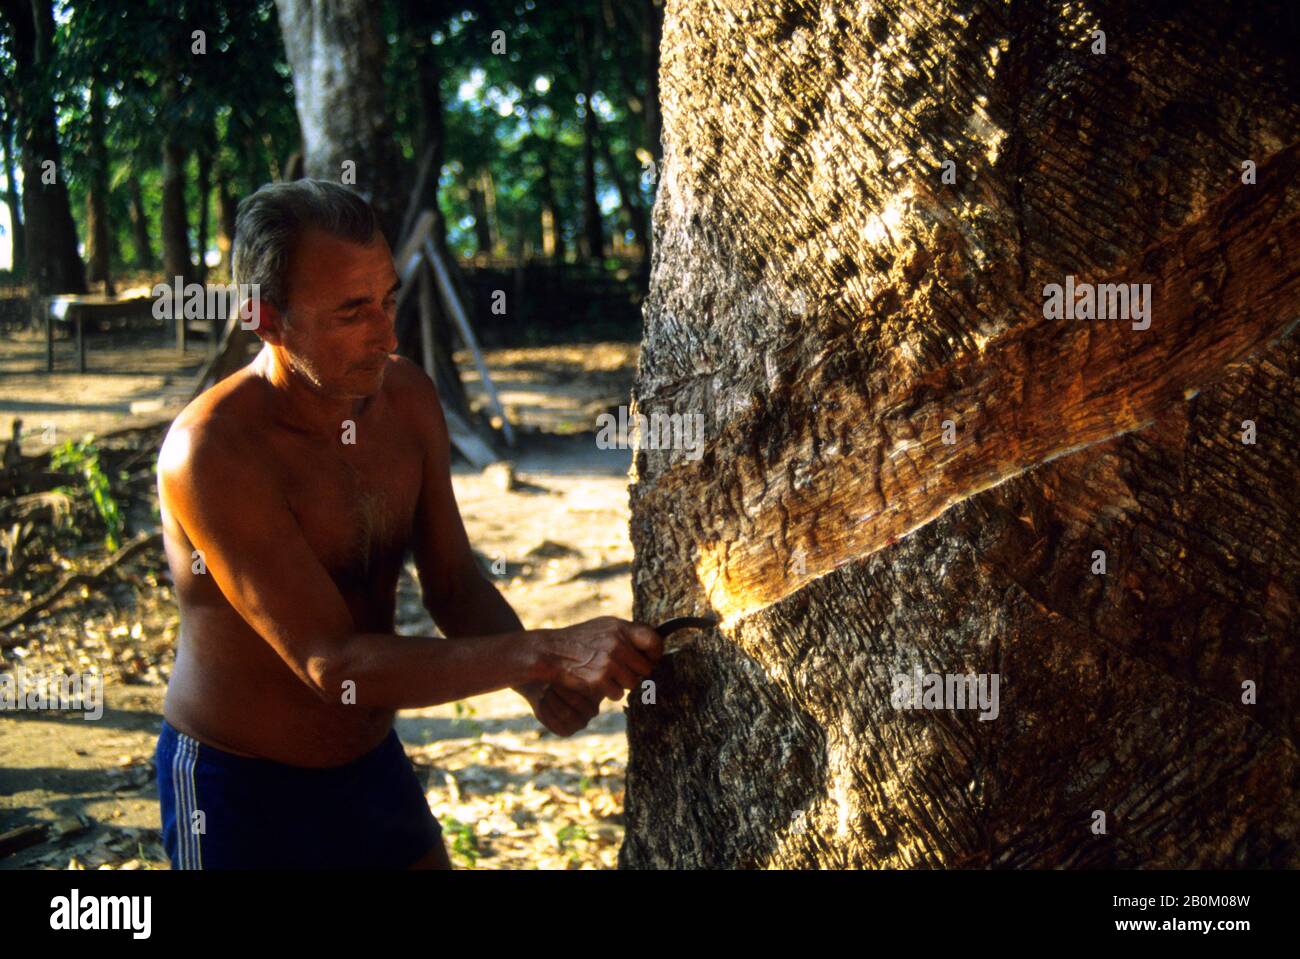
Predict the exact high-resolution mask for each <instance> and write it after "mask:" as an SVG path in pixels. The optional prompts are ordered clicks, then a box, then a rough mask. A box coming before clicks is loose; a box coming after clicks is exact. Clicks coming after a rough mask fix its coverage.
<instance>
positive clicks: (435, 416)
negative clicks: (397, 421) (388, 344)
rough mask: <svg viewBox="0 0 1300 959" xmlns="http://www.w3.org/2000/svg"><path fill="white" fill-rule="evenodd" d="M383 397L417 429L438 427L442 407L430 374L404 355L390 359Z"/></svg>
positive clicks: (385, 374)
mask: <svg viewBox="0 0 1300 959" xmlns="http://www.w3.org/2000/svg"><path fill="white" fill-rule="evenodd" d="M383 390H384V395H385V398H386V399H387V401H388V403H389V405H390V406H391V407H392V409H393V410H394V411H396V412H397V414H398V415H399V416H400V417H401V418H402V419H403V420H405V421H407V422H408V423H410V424H411V425H412V426H414V427H415V428H417V429H420V428H422V427H423V428H430V427H432V428H435V429H436V428H437V423H438V422H440V421H441V416H440V415H439V413H440V411H441V409H442V407H441V405H440V402H439V399H438V389H437V387H436V386H434V383H433V380H431V379H430V378H429V374H427V373H425V372H424V370H423V369H421V368H420V366H419V364H417V363H413V362H411V361H410V360H408V359H407V358H406V357H404V356H398V355H397V354H395V353H394V354H393V355H392V356H390V357H389V360H388V367H387V369H386V370H385V371H384V385H383Z"/></svg>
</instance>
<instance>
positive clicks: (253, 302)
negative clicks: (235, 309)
mask: <svg viewBox="0 0 1300 959" xmlns="http://www.w3.org/2000/svg"><path fill="white" fill-rule="evenodd" d="M239 316H240V322H241V323H242V324H243V325H244V328H245V329H251V330H252V331H253V332H254V333H256V334H257V335H258V336H259V337H261V339H262V341H263V342H265V343H270V344H272V345H274V346H279V345H280V344H281V342H282V340H283V338H284V314H283V313H281V312H280V310H279V309H278V308H277V307H276V305H275V304H274V303H272V302H271V301H270V300H266V299H263V298H262V297H249V298H248V299H246V300H244V302H243V303H241V304H240V312H239Z"/></svg>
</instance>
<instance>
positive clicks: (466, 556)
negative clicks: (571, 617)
mask: <svg viewBox="0 0 1300 959" xmlns="http://www.w3.org/2000/svg"><path fill="white" fill-rule="evenodd" d="M403 372H404V373H406V374H408V375H409V378H410V381H411V384H412V386H411V389H410V392H409V394H408V395H409V401H408V402H409V406H410V408H411V409H410V415H411V416H412V418H413V421H414V430H415V432H416V434H417V435H418V436H419V438H420V442H421V444H422V445H423V448H424V451H425V456H424V470H423V474H422V477H421V487H420V500H419V505H418V507H417V508H416V517H415V531H414V541H415V548H414V552H415V564H416V569H417V570H418V571H419V574H420V590H421V593H422V596H423V600H424V606H425V608H426V609H427V610H428V611H429V615H431V616H432V617H433V621H434V622H435V623H437V624H438V628H439V629H441V630H442V631H443V633H444V634H446V635H447V636H450V637H461V636H469V635H471V634H472V633H474V632H489V633H523V632H524V627H523V624H522V623H521V622H520V620H519V617H518V615H516V613H515V611H514V610H513V609H512V608H511V606H510V604H509V603H508V602H507V601H506V599H505V597H503V596H502V595H501V593H500V592H498V590H497V588H496V586H494V585H493V584H492V583H491V582H490V581H489V580H488V579H487V578H486V577H485V576H484V575H483V571H482V570H481V569H480V568H479V564H478V563H477V562H476V561H475V559H474V553H473V550H472V549H471V548H470V543H469V536H468V535H467V534H466V532H465V523H464V520H463V519H462V518H461V515H460V509H459V507H458V506H457V505H456V494H455V491H454V489H453V488H452V485H451V442H450V438H449V436H448V434H447V422H446V417H445V416H444V415H443V412H442V404H441V402H440V400H439V398H438V391H437V388H436V387H435V386H434V384H433V381H432V380H430V379H429V377H428V376H427V375H426V374H425V373H424V372H423V371H422V370H419V369H418V368H416V367H415V366H414V364H410V366H409V368H408V369H404V370H403ZM513 688H514V690H515V692H517V693H519V695H521V696H523V697H524V698H525V699H526V700H528V702H529V704H531V705H532V707H533V708H534V710H536V711H537V712H538V718H539V719H543V721H545V722H546V724H547V726H548V727H550V728H552V729H553V731H557V732H559V731H561V729H560V728H556V726H555V725H552V723H551V722H550V719H551V718H553V717H551V716H549V715H547V714H548V713H550V712H555V713H558V714H559V715H558V716H556V717H554V718H557V719H560V720H561V722H560V723H558V724H557V725H558V726H559V727H561V728H568V729H569V730H570V731H571V732H576V731H577V729H581V728H582V727H583V726H585V725H586V724H587V722H588V721H589V720H590V719H591V717H592V716H594V715H595V714H596V713H597V712H599V711H600V696H599V695H596V696H595V697H594V698H592V697H582V696H580V695H578V694H577V693H571V692H570V691H567V690H564V689H563V688H555V689H554V690H552V691H551V692H550V694H549V695H550V699H548V700H545V705H543V703H544V699H543V697H546V696H548V686H547V684H546V683H545V682H544V681H535V682H529V683H521V684H519V685H517V686H514V687H513Z"/></svg>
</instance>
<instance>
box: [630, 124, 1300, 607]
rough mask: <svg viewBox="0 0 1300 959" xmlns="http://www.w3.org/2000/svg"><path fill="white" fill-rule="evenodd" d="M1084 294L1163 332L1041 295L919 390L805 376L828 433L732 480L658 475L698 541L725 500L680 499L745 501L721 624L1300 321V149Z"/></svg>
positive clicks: (733, 534) (734, 445)
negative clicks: (1114, 302)
mask: <svg viewBox="0 0 1300 959" xmlns="http://www.w3.org/2000/svg"><path fill="white" fill-rule="evenodd" d="M1077 280H1078V282H1080V283H1082V282H1092V283H1110V282H1114V283H1128V284H1144V283H1149V284H1151V318H1150V327H1149V328H1148V329H1145V330H1139V329H1134V328H1133V325H1134V323H1136V322H1137V321H1133V322H1130V321H1129V320H1128V319H1126V318H1121V319H1075V320H1068V319H1060V320H1049V319H1043V317H1042V310H1043V298H1042V297H1041V296H1039V297H1038V298H1030V299H1027V300H1026V302H1025V303H1024V304H1023V305H1022V310H1023V312H1024V314H1025V316H1026V317H1027V319H1026V321H1025V322H1023V323H1020V324H1017V325H1016V326H1015V327H1013V328H1012V329H1011V330H1010V331H1008V332H1006V333H1004V334H1002V335H1001V336H999V337H997V338H995V339H994V340H992V341H990V342H988V343H987V344H986V346H985V347H984V349H983V350H982V351H980V352H976V353H973V354H968V355H966V356H964V357H962V358H961V359H959V360H958V361H957V362H955V363H953V364H952V365H950V366H947V367H944V368H942V369H940V370H937V371H935V372H934V373H932V374H930V375H929V376H926V377H924V378H922V379H918V380H908V379H906V378H900V377H898V375H897V371H894V370H886V371H882V372H880V373H876V374H874V375H873V376H872V379H871V381H870V382H868V383H865V384H864V383H863V382H862V381H861V380H858V379H850V378H846V377H844V375H843V371H842V370H836V371H835V372H834V373H833V374H823V373H822V371H819V370H810V371H808V373H809V381H808V384H807V390H808V394H809V395H810V396H812V397H816V403H815V404H813V405H815V406H816V408H817V413H816V414H815V418H814V414H813V412H812V410H811V405H810V407H809V409H806V410H804V411H803V412H804V414H805V416H806V419H805V420H804V421H803V422H802V423H801V424H800V428H798V429H795V430H791V431H790V432H787V433H786V434H785V435H783V436H782V437H781V438H780V441H779V445H776V446H775V447H773V446H772V445H768V446H765V447H762V448H753V447H751V448H750V449H751V452H750V455H748V456H740V457H737V456H735V455H734V453H733V455H732V456H731V458H730V460H729V462H728V463H726V464H725V469H726V474H725V475H716V474H717V473H718V472H720V470H721V468H722V464H720V463H717V462H708V461H707V457H706V461H704V462H701V463H700V464H699V465H692V464H690V463H689V462H678V463H676V464H674V466H673V468H672V469H671V470H670V471H669V472H667V473H665V474H662V475H661V476H660V477H659V482H658V484H657V485H656V486H655V488H654V490H653V492H652V493H651V494H650V495H649V497H648V501H647V502H646V503H645V505H644V507H643V508H645V509H650V510H654V509H656V508H659V509H663V510H665V511H667V510H675V511H678V512H683V511H684V512H686V513H687V514H688V518H687V519H686V523H687V525H688V526H694V525H696V524H698V525H699V526H700V527H701V528H707V519H708V518H709V517H710V516H712V515H714V514H713V504H714V500H713V499H712V498H710V499H699V498H692V497H690V496H688V495H686V493H685V491H687V490H691V489H697V488H698V487H699V486H700V485H701V483H702V482H703V477H704V476H710V477H712V479H713V482H712V484H711V485H712V486H713V488H714V489H715V491H718V492H720V493H723V495H724V496H725V498H726V499H728V500H730V499H732V498H733V497H734V498H735V499H738V500H739V501H740V502H741V503H743V504H744V509H743V511H738V512H737V513H735V514H733V515H732V518H733V519H734V520H735V521H734V522H732V523H730V524H728V525H727V526H726V527H725V528H723V529H721V530H711V531H710V532H711V538H710V540H709V541H708V542H706V543H704V544H702V545H701V548H700V552H699V556H698V558H697V559H696V560H695V574H696V576H697V577H698V579H699V581H700V583H701V584H702V585H703V587H704V590H705V594H706V596H707V598H708V602H709V605H710V607H711V608H712V609H713V610H715V611H716V612H718V613H720V614H721V615H722V616H723V617H724V618H725V619H724V625H730V624H731V623H734V621H735V620H736V619H737V618H738V617H741V616H744V615H746V614H749V613H752V612H754V611H755V610H757V609H761V608H763V607H764V606H766V605H769V604H770V603H772V602H774V601H776V600H778V599H780V598H782V597H784V596H787V595H789V594H790V593H791V592H793V591H795V590H797V589H799V588H800V587H802V586H803V584H804V583H806V582H808V581H809V580H810V579H814V578H816V577H817V576H819V575H822V574H824V573H826V572H827V571H829V570H831V569H834V568H835V567H836V566H838V565H840V564H841V563H843V562H845V561H847V560H853V559H859V558H862V557H864V556H868V555H870V554H871V553H873V552H875V551H876V550H878V549H880V548H881V547H882V546H884V545H887V544H889V543H892V542H895V541H896V540H898V539H899V538H900V537H902V536H905V535H907V534H908V533H910V532H912V531H913V530H915V529H916V528H917V527H919V526H921V525H923V524H924V523H927V522H929V521H931V520H932V519H934V518H935V517H936V516H938V515H939V514H941V513H942V512H943V511H944V510H946V509H948V508H950V507H951V506H953V505H954V504H956V503H959V502H961V501H963V500H965V499H967V498H968V497H969V496H971V495H972V494H974V493H978V492H980V491H981V490H985V489H988V488H989V487H991V486H994V485H996V484H998V483H1001V482H1003V481H1005V480H1007V479H1009V478H1011V477H1013V476H1016V475H1018V474H1019V473H1021V472H1023V471H1024V470H1026V469H1029V468H1031V467H1033V466H1035V465H1037V464H1039V463H1043V462H1046V461H1048V460H1051V459H1053V458H1055V457H1057V456H1061V455H1064V454H1067V453H1069V452H1071V451H1075V450H1079V449H1082V448H1085V447H1087V446H1090V445H1092V444H1094V443H1097V442H1099V441H1102V440H1105V439H1108V438H1111V437H1113V436H1116V435H1118V434H1121V433H1125V432H1128V431H1130V430H1134V429H1138V428H1141V427H1143V426H1146V425H1147V424H1149V423H1150V422H1151V421H1152V420H1153V418H1154V417H1155V416H1156V414H1157V413H1158V412H1159V411H1160V410H1162V409H1164V408H1165V407H1167V406H1169V405H1170V404H1172V403H1176V402H1182V401H1184V400H1185V399H1186V398H1187V397H1188V396H1189V395H1191V394H1193V393H1195V392H1198V391H1199V390H1201V389H1203V388H1204V387H1205V386H1206V385H1207V384H1209V383H1212V382H1214V381H1215V380H1216V379H1217V378H1218V377H1220V376H1221V374H1222V371H1223V369H1224V367H1225V366H1227V365H1228V364H1229V363H1232V362H1234V361H1237V360H1240V359H1242V358H1243V357H1246V356H1249V355H1250V354H1251V353H1253V352H1254V351H1255V350H1257V349H1259V348H1260V347H1261V346H1262V345H1264V344H1267V343H1268V342H1270V341H1272V340H1274V339H1275V338H1277V337H1278V336H1281V335H1284V334H1285V333H1287V332H1289V330H1290V329H1291V328H1292V327H1293V326H1294V324H1295V322H1296V320H1297V319H1298V318H1300V145H1292V146H1290V147H1288V148H1286V149H1285V150H1283V151H1281V152H1279V153H1278V154H1277V155H1275V156H1274V157H1272V158H1271V159H1270V160H1269V161H1268V162H1266V163H1265V164H1264V165H1262V166H1261V167H1260V168H1259V178H1258V181H1257V183H1256V184H1253V185H1246V184H1241V185H1239V186H1238V187H1237V188H1236V189H1234V190H1231V191H1229V192H1228V193H1227V195H1225V196H1224V197H1222V198H1221V199H1220V200H1218V201H1217V202H1215V203H1214V204H1213V205H1212V206H1211V207H1210V208H1209V209H1208V210H1206V211H1205V213H1204V214H1203V215H1202V216H1200V217H1199V218H1197V220H1195V221H1194V222H1193V223H1190V224H1188V225H1187V226H1186V227H1185V228H1184V229H1182V230H1180V231H1179V232H1178V233H1176V234H1174V235H1173V236H1171V237H1170V238H1169V239H1168V240H1167V241H1165V242H1163V243H1160V244H1157V245H1156V246H1154V247H1152V248H1151V249H1149V250H1147V251H1145V252H1144V253H1143V254H1142V255H1141V256H1140V257H1138V258H1137V259H1136V260H1135V261H1134V262H1133V263H1132V264H1130V265H1129V266H1127V267H1126V268H1125V269H1122V270H1117V271H1115V272H1114V273H1112V274H1111V275H1109V276H1105V277H1087V276H1084V277H1078V278H1077ZM1061 282H1064V277H1062V278H1061ZM945 420H951V421H952V422H953V425H954V429H953V431H952V432H950V433H949V435H950V436H952V437H954V438H955V442H954V443H951V444H947V443H945V442H944V428H943V422H944V421H945ZM747 425H748V424H741V425H739V426H736V425H729V424H726V423H720V424H715V430H716V432H715V433H714V435H715V436H716V435H718V434H723V435H721V436H719V438H718V440H717V442H718V444H719V445H720V446H721V447H722V448H725V449H728V450H733V451H734V450H736V449H738V448H740V449H744V448H745V447H746V444H744V443H743V442H741V441H739V440H737V439H736V438H734V437H733V438H730V439H729V438H727V437H726V435H725V434H726V433H728V432H729V431H736V430H739V429H743V428H745V427H746V426H747ZM719 487H721V488H722V489H719ZM693 520H694V521H693ZM792 557H795V558H794V559H793V560H792ZM800 559H801V560H802V561H801V562H800Z"/></svg>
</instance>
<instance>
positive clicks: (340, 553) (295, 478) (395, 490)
mask: <svg viewBox="0 0 1300 959" xmlns="http://www.w3.org/2000/svg"><path fill="white" fill-rule="evenodd" d="M279 459H280V463H279V466H280V473H281V475H282V476H283V483H284V491H285V499H286V502H287V504H288V507H289V509H290V511H291V512H292V513H293V515H294V517H295V518H296V519H297V521H298V525H299V527H300V528H301V529H302V532H303V535H304V537H305V538H306V540H307V542H308V544H309V545H310V546H311V548H312V550H313V552H315V554H316V556H317V558H319V559H320V561H321V564H322V565H323V566H324V567H325V568H326V569H328V570H329V571H330V573H331V575H333V576H334V577H335V579H336V580H343V579H363V580H371V579H373V578H374V577H376V576H379V575H383V574H386V573H391V572H392V571H393V570H394V569H395V568H396V566H397V565H399V564H400V563H401V561H402V557H403V555H404V554H405V552H406V550H407V548H408V547H409V545H410V542H411V535H412V529H413V525H414V520H415V511H416V506H417V503H418V500H419V492H420V475H421V462H420V457H419V455H418V451H416V450H414V449H412V448H411V447H408V446H405V445H404V444H401V443H399V442H382V441H377V440H372V441H371V442H368V443H366V444H365V445H364V446H363V445H361V444H360V443H358V444H356V445H353V446H348V445H343V444H339V448H337V449H334V448H330V447H328V446H327V447H321V446H319V445H314V444H306V443H301V442H299V443H293V444H287V445H286V446H285V448H283V449H282V450H281V451H280V456H279Z"/></svg>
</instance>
